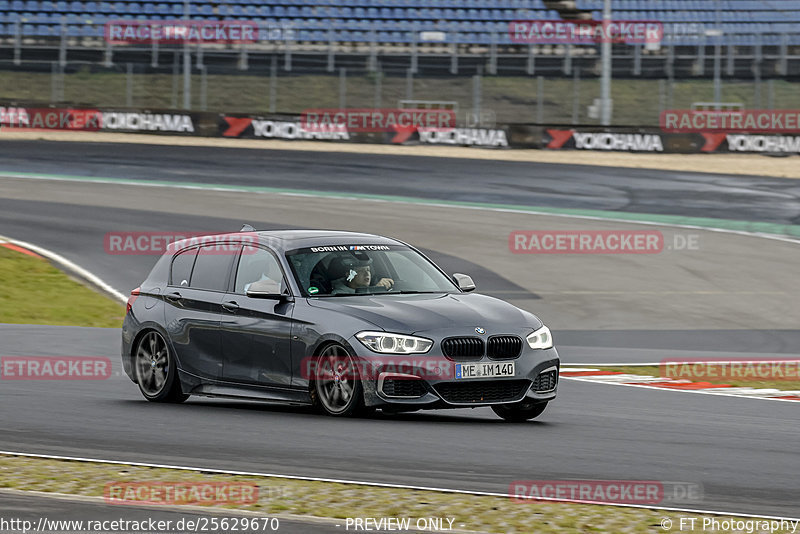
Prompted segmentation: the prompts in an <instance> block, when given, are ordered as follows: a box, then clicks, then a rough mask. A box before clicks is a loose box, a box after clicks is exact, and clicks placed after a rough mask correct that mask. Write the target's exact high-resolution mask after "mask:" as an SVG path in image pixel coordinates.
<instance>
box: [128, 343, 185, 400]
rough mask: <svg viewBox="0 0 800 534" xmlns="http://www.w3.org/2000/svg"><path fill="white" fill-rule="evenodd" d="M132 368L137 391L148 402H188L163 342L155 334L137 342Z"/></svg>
mask: <svg viewBox="0 0 800 534" xmlns="http://www.w3.org/2000/svg"><path fill="white" fill-rule="evenodd" d="M134 366H135V368H136V383H137V384H138V385H139V391H141V392H142V395H143V396H144V398H145V399H147V400H149V401H150V402H183V401H185V400H186V399H188V398H189V395H187V394H185V393H183V391H181V383H180V380H179V379H178V371H177V369H178V368H177V366H176V365H175V358H173V357H172V354H171V353H170V350H169V346H168V345H167V342H166V341H165V340H164V338H163V337H162V336H161V334H159V333H158V332H156V331H155V330H151V331H150V332H147V333H146V334H145V335H143V336H142V337H141V339H139V343H138V344H137V345H136V352H135V357H134Z"/></svg>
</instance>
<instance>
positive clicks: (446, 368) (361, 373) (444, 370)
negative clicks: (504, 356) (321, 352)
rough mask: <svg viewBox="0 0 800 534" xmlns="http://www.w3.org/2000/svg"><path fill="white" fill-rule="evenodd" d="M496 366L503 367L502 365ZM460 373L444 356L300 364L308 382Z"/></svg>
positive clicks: (449, 377)
mask: <svg viewBox="0 0 800 534" xmlns="http://www.w3.org/2000/svg"><path fill="white" fill-rule="evenodd" d="M496 363H497V365H498V366H501V365H502V362H496ZM457 373H458V370H457V367H456V363H455V362H453V361H450V360H448V359H447V358H445V357H443V356H428V355H419V356H417V357H414V356H413V355H408V356H401V355H391V354H383V355H381V356H380V358H379V360H378V359H362V358H359V357H352V358H346V359H345V358H341V357H332V358H319V357H316V356H309V357H306V358H303V359H302V360H301V364H300V375H301V376H302V377H303V378H305V379H307V380H318V379H333V380H343V379H345V380H369V381H373V380H379V379H380V378H384V379H386V378H390V379H392V380H419V379H422V380H452V379H454V378H456V376H457Z"/></svg>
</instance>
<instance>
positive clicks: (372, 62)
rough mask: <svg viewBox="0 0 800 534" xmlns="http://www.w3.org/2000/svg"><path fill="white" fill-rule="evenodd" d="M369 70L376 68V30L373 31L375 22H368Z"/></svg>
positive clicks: (372, 70) (373, 70)
mask: <svg viewBox="0 0 800 534" xmlns="http://www.w3.org/2000/svg"><path fill="white" fill-rule="evenodd" d="M367 68H368V69H369V71H370V72H375V71H376V70H377V69H378V32H377V31H375V22H372V23H371V24H370V30H369V66H368V67H367Z"/></svg>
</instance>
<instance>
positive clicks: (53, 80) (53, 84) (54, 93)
mask: <svg viewBox="0 0 800 534" xmlns="http://www.w3.org/2000/svg"><path fill="white" fill-rule="evenodd" d="M57 78H58V64H57V63H56V62H55V61H51V62H50V102H51V103H53V104H55V103H56V102H58V89H57V84H58V80H57Z"/></svg>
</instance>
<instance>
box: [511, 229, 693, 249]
mask: <svg viewBox="0 0 800 534" xmlns="http://www.w3.org/2000/svg"><path fill="white" fill-rule="evenodd" d="M671 241H672V242H671V243H668V239H667V238H666V237H665V236H664V234H663V233H662V232H660V231H658V230H516V231H514V232H511V233H510V234H509V236H508V248H509V250H510V251H511V252H512V253H514V254H659V253H661V252H663V251H664V250H699V248H700V236H699V235H697V234H674V235H672V238H671Z"/></svg>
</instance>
